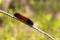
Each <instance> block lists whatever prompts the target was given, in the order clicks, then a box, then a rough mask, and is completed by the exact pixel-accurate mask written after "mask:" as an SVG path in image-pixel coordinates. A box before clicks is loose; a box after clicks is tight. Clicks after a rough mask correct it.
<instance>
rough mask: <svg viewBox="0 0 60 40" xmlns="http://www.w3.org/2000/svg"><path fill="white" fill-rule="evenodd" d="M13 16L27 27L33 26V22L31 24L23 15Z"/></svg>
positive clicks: (16, 14)
mask: <svg viewBox="0 0 60 40" xmlns="http://www.w3.org/2000/svg"><path fill="white" fill-rule="evenodd" d="M14 16H15V17H16V18H17V19H18V20H20V21H22V22H24V23H25V24H27V25H29V26H33V22H32V21H31V20H30V19H29V18H27V17H24V16H23V15H21V14H19V13H15V14H14Z"/></svg>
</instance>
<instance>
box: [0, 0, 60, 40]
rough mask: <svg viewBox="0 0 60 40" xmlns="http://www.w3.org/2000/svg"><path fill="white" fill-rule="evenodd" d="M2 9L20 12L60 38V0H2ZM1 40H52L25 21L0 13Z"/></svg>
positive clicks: (57, 38) (12, 12)
mask: <svg viewBox="0 0 60 40" xmlns="http://www.w3.org/2000/svg"><path fill="white" fill-rule="evenodd" d="M0 10H4V11H6V12H8V13H10V14H12V15H13V14H14V13H15V12H18V13H20V14H22V15H24V16H26V17H28V18H29V19H31V20H32V21H33V22H34V24H35V25H37V27H38V28H41V29H42V30H43V31H45V32H46V33H48V34H50V35H51V36H52V37H54V38H55V39H56V40H60V0H0ZM0 40H51V39H49V38H48V37H47V36H45V35H43V34H41V33H39V32H38V31H36V30H35V29H33V28H30V27H29V26H27V25H25V24H24V23H22V22H20V21H18V20H16V19H13V18H11V17H9V16H7V15H5V14H3V13H0Z"/></svg>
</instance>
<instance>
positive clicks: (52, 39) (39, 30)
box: [0, 10, 55, 40]
mask: <svg viewBox="0 0 60 40" xmlns="http://www.w3.org/2000/svg"><path fill="white" fill-rule="evenodd" d="M0 12H1V13H3V14H6V15H8V16H10V17H12V18H14V19H17V18H16V17H15V16H13V15H11V14H9V13H7V12H5V11H2V10H0ZM17 20H18V19H17ZM32 28H34V29H36V30H37V31H38V32H40V33H42V34H44V35H46V36H47V37H49V38H50V39H51V40H55V39H54V38H53V37H51V36H50V35H49V34H47V33H46V32H44V31H42V30H41V29H39V28H37V27H36V26H35V25H33V26H32Z"/></svg>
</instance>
